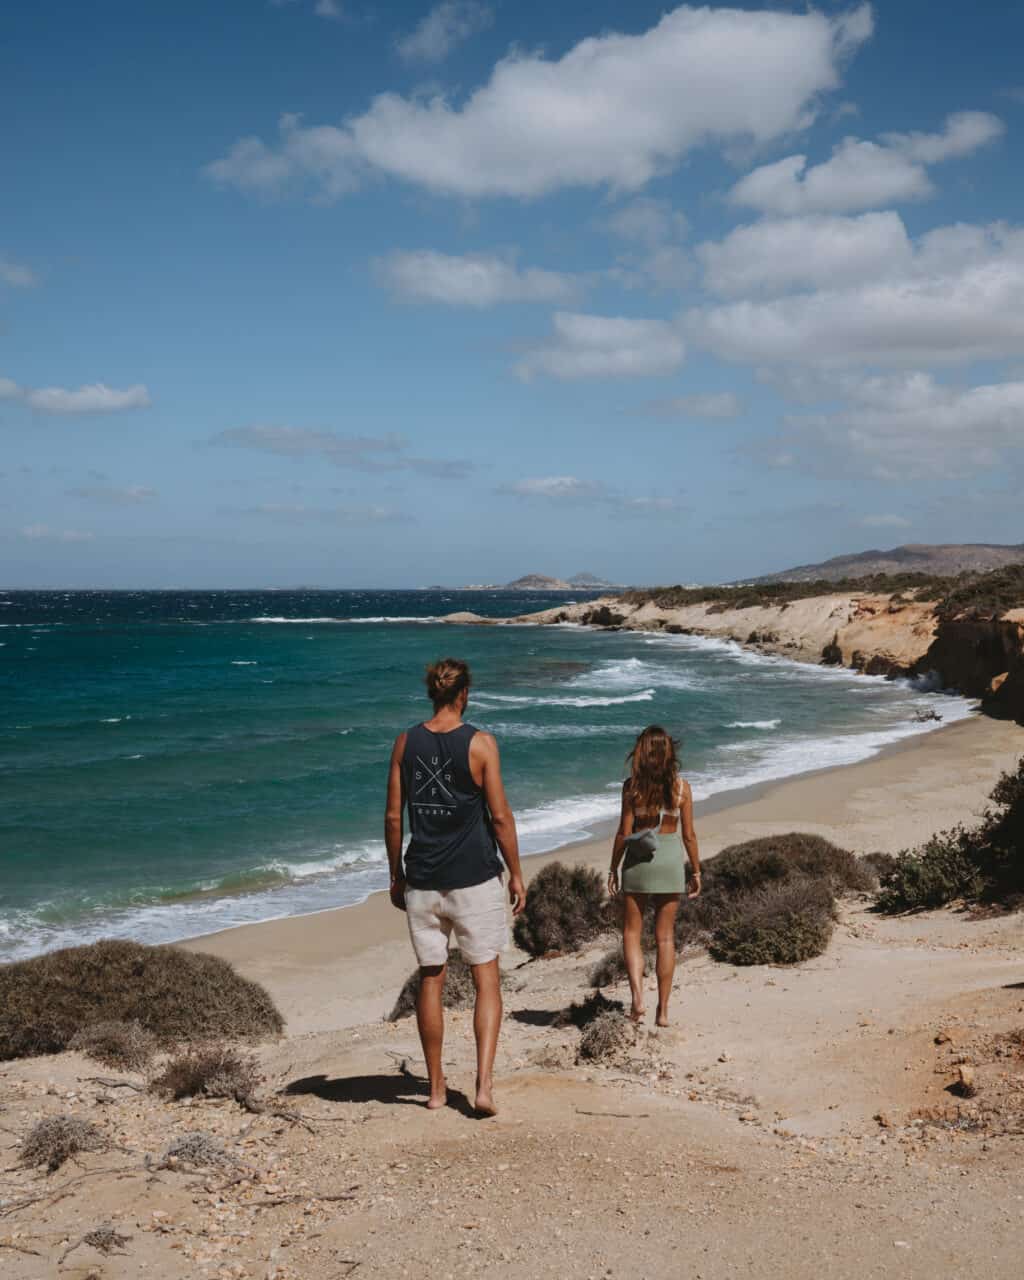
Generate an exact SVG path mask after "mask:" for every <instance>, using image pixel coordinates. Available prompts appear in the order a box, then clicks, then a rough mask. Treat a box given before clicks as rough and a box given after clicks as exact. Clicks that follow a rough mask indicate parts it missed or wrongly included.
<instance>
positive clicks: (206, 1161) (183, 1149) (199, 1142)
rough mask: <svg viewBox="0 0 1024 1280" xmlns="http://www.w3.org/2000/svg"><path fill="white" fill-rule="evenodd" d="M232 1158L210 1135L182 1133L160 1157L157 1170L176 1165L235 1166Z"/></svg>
mask: <svg viewBox="0 0 1024 1280" xmlns="http://www.w3.org/2000/svg"><path fill="white" fill-rule="evenodd" d="M235 1163H236V1161H235V1158H234V1156H231V1155H229V1154H228V1152H227V1151H225V1150H224V1143H223V1142H221V1140H220V1139H219V1138H215V1137H214V1136H213V1135H212V1134H210V1133H202V1132H196V1133H183V1134H182V1135H181V1137H180V1138H175V1139H174V1141H173V1142H172V1143H171V1144H170V1146H168V1148H167V1149H166V1151H165V1152H164V1153H163V1155H162V1156H161V1157H160V1162H159V1164H158V1166H157V1167H158V1168H161V1169H166V1168H168V1167H171V1166H173V1165H176V1164H189V1165H192V1166H194V1167H195V1168H197V1169H198V1168H203V1167H214V1168H216V1167H219V1166H221V1165H228V1164H230V1165H233V1164H235Z"/></svg>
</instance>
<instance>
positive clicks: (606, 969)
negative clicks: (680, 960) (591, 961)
mask: <svg viewBox="0 0 1024 1280" xmlns="http://www.w3.org/2000/svg"><path fill="white" fill-rule="evenodd" d="M654 954H655V953H654V951H653V949H652V948H650V947H647V946H645V947H644V973H645V974H647V973H650V972H652V970H653V969H654ZM628 977H629V975H628V974H627V973H626V957H625V955H624V954H623V951H622V943H621V942H620V943H619V944H618V945H617V946H614V947H609V948H608V950H607V951H606V952H605V953H604V955H603V956H602V957H601V959H600V960H598V962H597V964H595V965H594V967H593V968H592V969H591V970H590V985H591V986H592V987H613V986H614V985H615V983H616V982H625V981H626V979H627V978H628Z"/></svg>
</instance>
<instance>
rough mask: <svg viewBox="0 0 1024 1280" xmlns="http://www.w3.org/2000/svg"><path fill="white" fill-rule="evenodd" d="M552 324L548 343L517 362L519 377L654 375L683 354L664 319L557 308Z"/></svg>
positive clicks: (672, 368)
mask: <svg viewBox="0 0 1024 1280" xmlns="http://www.w3.org/2000/svg"><path fill="white" fill-rule="evenodd" d="M553 324H554V336H553V339H552V341H551V343H550V344H549V345H547V346H543V347H537V348H536V349H535V350H533V351H531V352H529V353H528V354H527V355H526V356H524V357H523V359H522V360H521V361H520V362H519V364H518V365H517V366H516V372H517V373H518V374H519V376H520V377H521V378H523V379H526V380H529V379H530V378H533V377H535V376H537V375H538V374H546V375H548V376H549V377H552V378H562V379H573V378H643V377H656V376H658V375H661V374H667V373H674V372H675V370H676V369H678V368H679V366H680V365H681V364H682V363H683V360H684V358H685V356H686V345H685V343H684V342H683V339H682V338H681V337H680V335H679V333H678V331H677V330H676V329H675V328H674V327H673V326H672V325H671V324H668V323H666V322H665V321H664V320H635V319H632V318H631V317H627V316H595V315H586V314H583V313H580V312H573V311H556V312H555V314H554V317H553Z"/></svg>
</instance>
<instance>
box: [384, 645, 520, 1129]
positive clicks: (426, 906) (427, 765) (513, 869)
mask: <svg viewBox="0 0 1024 1280" xmlns="http://www.w3.org/2000/svg"><path fill="white" fill-rule="evenodd" d="M426 683H427V693H428V694H429V695H430V699H431V701H432V702H433V704H434V714H433V716H432V717H431V719H429V720H427V721H426V722H425V723H423V724H418V725H414V726H413V727H412V728H411V729H407V730H406V731H405V733H401V734H399V735H398V737H397V738H396V739H395V745H394V749H393V750H392V752H391V767H390V772H389V774H388V797H387V812H386V815H385V819H384V838H385V841H386V843H387V850H388V861H389V863H390V864H391V901H392V903H393V904H394V905H395V906H396V907H398V909H399V910H401V911H405V912H406V914H407V918H408V922H409V936H410V938H411V939H412V945H413V950H414V951H415V952H416V961H417V963H418V964H419V966H420V989H419V994H418V996H417V998H416V1024H417V1026H418V1028H419V1033H420V1041H421V1042H422V1044H423V1056H424V1057H425V1058H426V1061H427V1074H428V1075H429V1077H430V1098H429V1100H428V1102H427V1106H428V1108H430V1110H432V1111H434V1110H437V1108H439V1107H443V1106H444V1105H445V1103H446V1102H447V1100H448V1093H447V1088H446V1085H445V1078H444V1071H443V1069H442V1067H441V1047H442V1044H443V1042H444V1012H443V1008H442V1003H441V996H442V992H443V990H444V979H445V972H446V967H447V963H448V940H449V937H450V936H451V933H452V931H453V930H454V933H455V941H456V942H457V944H458V947H459V951H460V952H461V954H462V957H463V959H464V960H465V961H466V962H467V963H468V964H469V965H470V966H471V968H472V971H473V983H474V985H475V987H476V1007H475V1010H474V1013H473V1031H474V1033H475V1035H476V1063H477V1067H476V1098H475V1106H476V1110H477V1111H478V1112H479V1113H480V1114H482V1115H490V1116H493V1115H495V1114H496V1113H497V1108H496V1107H495V1105H494V1080H493V1074H494V1054H495V1051H496V1049H497V1047H498V1032H499V1031H500V1029H501V1014H502V1005H501V975H500V972H499V968H498V956H499V954H500V953H501V952H502V951H503V950H504V949H505V947H506V946H507V945H508V923H507V921H506V918H505V896H504V891H503V889H502V883H501V872H502V866H501V860H500V859H499V857H498V850H499V849H500V850H501V856H502V858H504V860H505V865H506V866H507V867H508V871H509V882H508V895H509V899H510V901H511V903H512V914H513V915H514V916H517V915H519V913H520V912H521V911H522V909H523V906H524V905H525V902H526V890H525V889H524V887H523V876H522V871H521V870H520V867H519V842H518V839H517V837H516V823H515V818H514V817H513V816H512V811H511V809H510V808H509V805H508V800H507V799H506V798H505V788H504V786H503V785H502V781H501V763H500V760H499V758H498V744H497V742H495V740H494V738H493V737H492V736H491V734H489V733H483V732H481V731H480V730H479V729H476V728H474V726H473V725H471V724H467V723H466V722H465V721H464V720H463V718H462V717H463V715H464V714H465V711H466V704H467V702H468V701H469V685H470V673H469V667H468V666H467V665H466V663H465V662H461V661H460V660H459V659H458V658H442V659H441V660H440V661H439V662H435V663H434V664H433V666H431V667H428V668H427V677H426ZM405 808H407V809H408V811H409V827H410V830H411V833H412V835H411V839H410V841H409V847H408V848H407V849H406V850H405V866H404V869H403V866H402V837H403V831H402V811H403V809H405Z"/></svg>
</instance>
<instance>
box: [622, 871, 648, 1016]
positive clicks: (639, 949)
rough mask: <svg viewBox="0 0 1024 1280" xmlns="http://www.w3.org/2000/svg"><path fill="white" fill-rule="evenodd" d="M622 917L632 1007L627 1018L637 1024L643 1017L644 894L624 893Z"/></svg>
mask: <svg viewBox="0 0 1024 1280" xmlns="http://www.w3.org/2000/svg"><path fill="white" fill-rule="evenodd" d="M622 901H623V910H624V916H623V920H622V951H623V955H624V956H625V959H626V973H627V974H628V975H629V991H630V995H631V997H632V1001H633V1007H632V1009H630V1011H629V1016H630V1017H631V1018H632V1019H633V1021H634V1022H639V1021H640V1019H641V1018H642V1017H643V1016H644V1013H645V1010H644V946H643V941H642V939H641V934H642V933H643V928H644V904H645V903H646V901H647V895H646V894H644V893H624V894H623V895H622Z"/></svg>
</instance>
